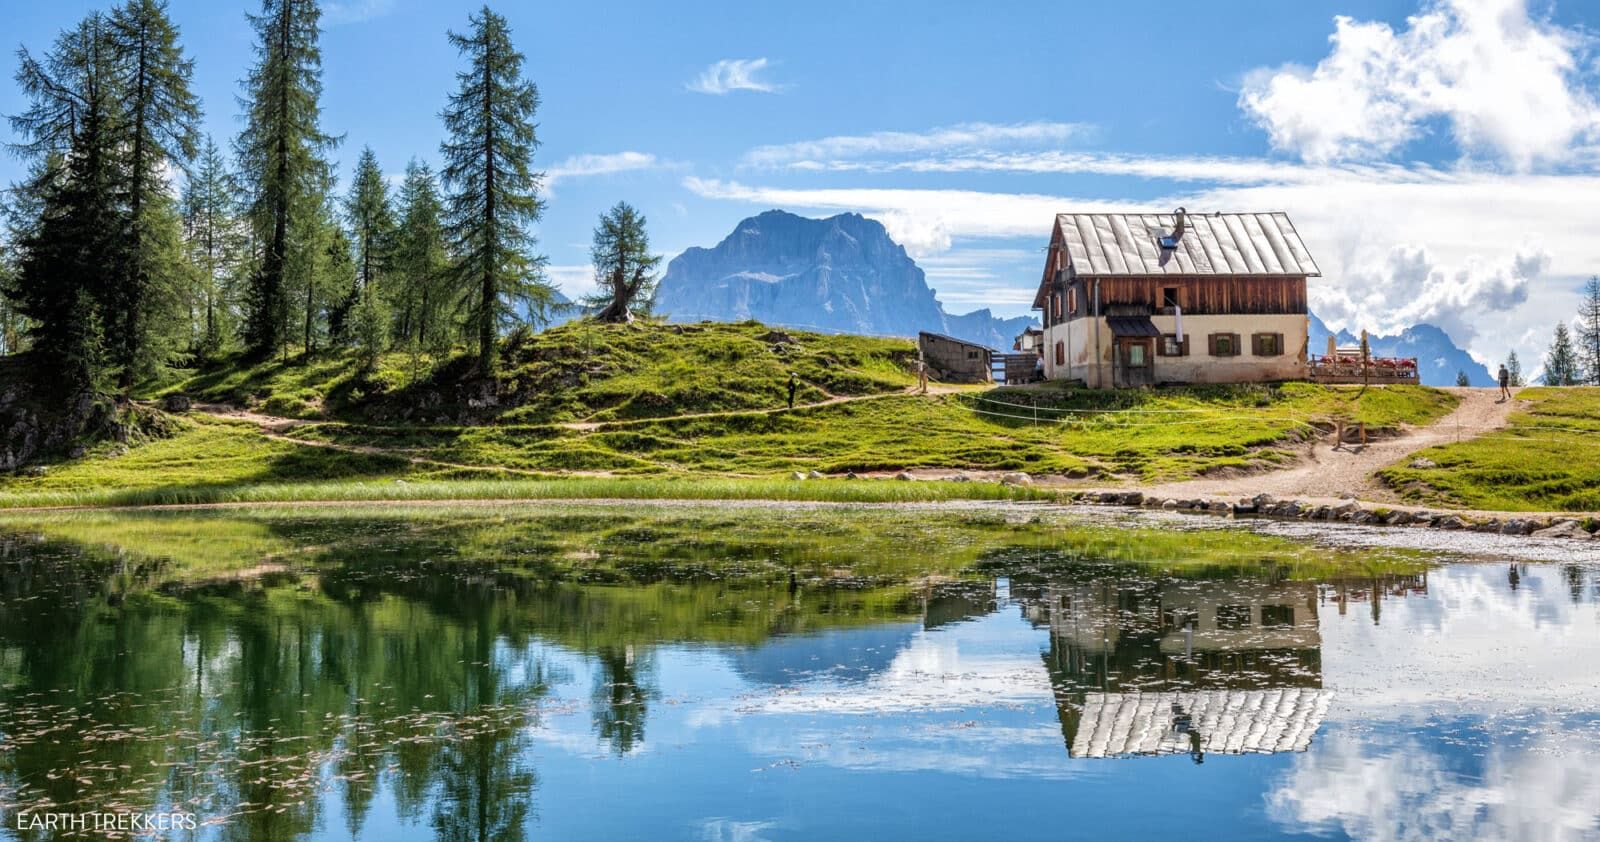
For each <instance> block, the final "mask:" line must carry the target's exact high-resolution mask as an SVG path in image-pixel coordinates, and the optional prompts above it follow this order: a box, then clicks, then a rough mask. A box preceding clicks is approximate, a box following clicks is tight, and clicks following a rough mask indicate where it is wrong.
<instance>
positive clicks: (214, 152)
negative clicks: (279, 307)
mask: <svg viewBox="0 0 1600 842" xmlns="http://www.w3.org/2000/svg"><path fill="white" fill-rule="evenodd" d="M235 190H236V185H235V183H234V180H233V175H232V174H231V173H229V172H228V164H227V162H226V161H224V160H223V158H222V151H221V150H220V149H218V148H217V144H216V142H215V141H213V140H211V139H210V138H206V143H205V147H204V148H203V150H202V151H201V153H200V157H199V159H198V161H197V162H196V165H195V168H194V172H193V173H191V174H190V176H189V180H188V182H187V183H185V185H184V190H183V222H184V232H185V234H186V235H187V237H188V243H189V259H190V261H191V262H193V263H194V266H195V270H196V288H195V290H194V294H193V296H192V300H193V308H194V311H195V319H194V321H195V324H194V329H193V341H194V345H195V350H196V351H198V352H199V353H200V355H201V356H206V357H209V356H212V355H215V354H216V353H217V352H218V351H220V350H221V349H222V347H223V345H224V344H225V343H226V341H227V337H228V336H229V335H230V334H231V333H232V329H233V326H234V315H235V309H234V299H235V286H236V283H237V281H238V277H239V272H240V270H241V267H242V266H243V265H244V257H245V242H244V239H245V238H244V231H243V230H242V228H241V225H240V219H239V208H238V202H237V201H236V199H235Z"/></svg>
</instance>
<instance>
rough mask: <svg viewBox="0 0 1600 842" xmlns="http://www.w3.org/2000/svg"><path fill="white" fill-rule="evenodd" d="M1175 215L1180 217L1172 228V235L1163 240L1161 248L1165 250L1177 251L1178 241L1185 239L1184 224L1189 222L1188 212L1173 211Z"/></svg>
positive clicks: (1181, 210) (1180, 209)
mask: <svg viewBox="0 0 1600 842" xmlns="http://www.w3.org/2000/svg"><path fill="white" fill-rule="evenodd" d="M1173 214H1174V215H1175V216H1177V217H1178V221H1177V222H1176V223H1175V224H1174V225H1173V226H1172V233H1171V234H1168V235H1166V236H1164V237H1162V238H1161V247H1162V248H1163V249H1168V250H1171V249H1176V248H1177V247H1178V241H1179V240H1181V239H1183V229H1184V223H1185V222H1186V221H1187V217H1188V211H1185V210H1184V209H1183V208H1178V209H1177V210H1176V211H1173Z"/></svg>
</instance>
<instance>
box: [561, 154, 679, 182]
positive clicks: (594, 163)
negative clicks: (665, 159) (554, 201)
mask: <svg viewBox="0 0 1600 842" xmlns="http://www.w3.org/2000/svg"><path fill="white" fill-rule="evenodd" d="M660 166H663V164H662V163H661V161H659V160H658V159H657V158H656V156H654V155H652V154H650V153H648V152H632V151H628V152H613V153H609V154H604V155H592V154H586V155H573V156H571V157H569V158H567V159H566V160H564V161H562V162H561V163H559V164H556V165H555V166H553V167H551V168H550V169H548V170H546V171H545V174H544V177H545V185H546V186H549V185H552V184H554V183H555V182H557V181H560V180H561V179H566V178H575V177H582V176H591V175H611V174H613V173H619V172H630V171H634V170H653V169H656V168H658V167H660Z"/></svg>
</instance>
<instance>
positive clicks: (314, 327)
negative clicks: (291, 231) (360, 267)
mask: <svg viewBox="0 0 1600 842" xmlns="http://www.w3.org/2000/svg"><path fill="white" fill-rule="evenodd" d="M299 224H303V225H306V226H308V227H309V228H310V230H308V231H306V232H304V233H303V234H300V235H298V236H296V237H295V239H296V241H299V242H305V243H308V244H309V245H308V247H306V248H300V249H296V250H295V251H294V252H292V253H291V260H290V261H289V264H288V267H287V268H288V270H289V271H288V275H287V277H288V279H289V284H290V288H291V289H292V290H294V291H295V292H296V299H297V301H298V306H299V314H298V315H299V317H300V319H301V320H302V329H303V331H304V336H303V338H302V349H303V351H304V353H306V354H308V355H309V354H311V353H312V352H314V351H316V350H317V349H318V348H319V347H321V345H322V339H323V338H327V339H329V340H330V341H335V342H342V341H345V339H346V338H347V337H346V335H345V333H346V329H347V328H348V322H347V320H348V318H349V315H350V311H351V308H352V307H353V306H354V304H355V301H356V299H355V297H353V296H352V295H351V294H350V293H351V290H353V289H354V288H355V283H356V276H355V271H356V270H355V263H354V262H353V261H352V260H351V253H352V252H351V247H350V237H349V236H348V235H347V234H346V233H345V231H344V228H343V226H341V225H340V224H339V220H338V217H337V215H336V212H335V210H334V208H333V207H332V204H331V203H328V202H325V203H323V206H322V208H321V210H320V211H319V213H318V214H317V215H316V216H315V217H312V218H310V219H307V220H305V221H304V222H303V223H299Z"/></svg>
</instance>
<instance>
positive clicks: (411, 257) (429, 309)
mask: <svg viewBox="0 0 1600 842" xmlns="http://www.w3.org/2000/svg"><path fill="white" fill-rule="evenodd" d="M448 270H449V251H448V248H447V246H446V244H445V226H444V206H443V204H442V203H441V202H440V199H439V189H438V185H437V184H436V183H435V181H434V178H433V172H432V170H430V169H428V166H427V165H426V164H423V163H420V162H418V161H415V160H413V161H412V162H411V163H410V164H408V165H407V166H406V180H405V183H404V184H403V185H402V186H401V188H400V219H399V223H398V227H397V229H396V231H395V241H394V252H393V254H392V263H391V271H392V273H393V275H394V289H395V295H394V301H395V307H394V310H395V314H394V315H395V331H396V333H397V335H398V336H399V337H400V339H401V340H402V341H403V342H405V343H406V344H408V345H410V346H411V347H412V348H413V349H417V350H420V349H432V348H438V347H441V346H443V345H445V344H446V343H447V342H448V341H449V338H450V331H449V330H448V325H447V324H446V320H447V319H448V318H449V312H448V310H447V306H448V304H449V299H450V297H451V296H450V287H449V283H450V274H449V271H448Z"/></svg>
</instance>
